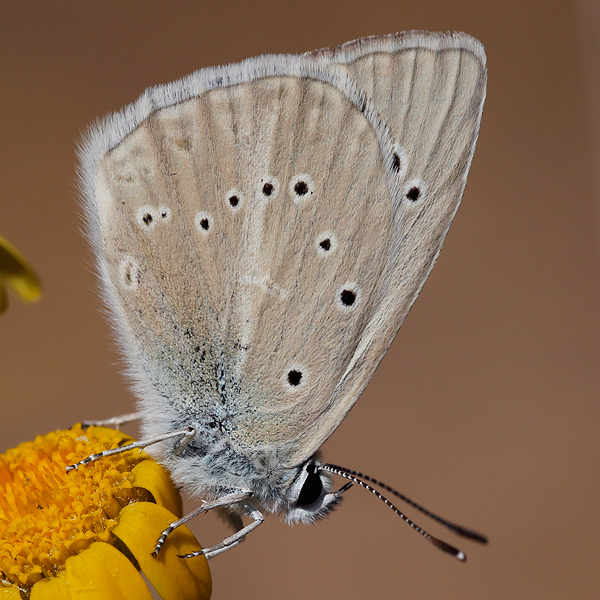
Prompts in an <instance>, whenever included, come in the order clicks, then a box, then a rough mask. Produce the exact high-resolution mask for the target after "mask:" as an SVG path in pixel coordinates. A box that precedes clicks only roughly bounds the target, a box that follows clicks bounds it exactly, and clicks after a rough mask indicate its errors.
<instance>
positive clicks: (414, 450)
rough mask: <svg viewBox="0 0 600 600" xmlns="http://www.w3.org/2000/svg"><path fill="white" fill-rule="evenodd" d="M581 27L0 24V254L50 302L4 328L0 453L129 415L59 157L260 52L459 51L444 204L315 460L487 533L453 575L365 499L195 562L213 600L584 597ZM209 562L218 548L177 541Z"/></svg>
mask: <svg viewBox="0 0 600 600" xmlns="http://www.w3.org/2000/svg"><path fill="white" fill-rule="evenodd" d="M599 19H600V10H599V9H598V6H597V5H595V4H592V3H591V0H590V3H589V4H586V3H584V2H582V3H581V4H576V3H572V2H567V1H566V0H554V1H547V2H540V1H535V0H520V1H516V0H507V1H503V2H481V1H476V0H453V1H449V0H423V1H420V2H414V1H410V2H409V1H408V0H400V1H396V2H391V1H389V0H368V1H362V2H361V1H359V0H345V1H341V0H331V1H330V0H303V1H302V2H275V1H270V0H266V1H265V2H262V3H256V2H251V1H249V0H237V1H235V0H220V1H211V2H182V1H173V0H170V1H168V2H167V1H164V2H150V1H148V2H139V1H128V2H118V1H114V2H108V1H100V2H93V3H92V2H85V3H83V2H76V1H73V2H29V1H21V2H18V3H16V2H15V3H12V2H3V3H2V4H1V5H0V89H1V92H0V103H1V105H0V142H1V143H0V153H1V156H0V180H1V181H2V191H1V192H0V209H1V211H0V232H1V233H2V234H3V235H5V236H6V237H7V238H8V239H9V240H11V241H12V242H13V243H14V244H15V245H16V246H17V247H18V248H20V249H21V250H22V251H23V252H24V253H25V255H26V256H27V257H28V258H29V259H30V261H31V262H32V263H33V264H34V265H35V267H36V268H37V270H38V271H39V273H40V275H41V276H42V278H43V281H44V284H45V288H46V291H45V296H44V298H43V301H42V302H40V303H39V304H37V305H35V306H30V307H24V306H22V305H20V304H19V303H18V302H17V301H16V300H15V299H14V297H13V298H12V305H11V308H10V310H9V312H8V313H7V314H6V315H4V316H2V318H1V319H0V342H1V356H2V360H1V361H0V394H1V396H0V411H1V413H0V415H1V421H0V422H1V424H2V434H1V435H2V437H1V439H0V450H3V449H5V448H8V447H11V446H14V445H16V444H17V443H19V442H21V441H24V440H26V439H30V438H32V437H33V436H34V435H36V434H38V433H43V432H46V431H49V430H51V429H55V428H61V427H64V426H68V425H70V424H71V423H73V422H75V421H77V420H81V419H85V418H102V417H109V416H112V415H115V414H119V413H123V412H126V411H129V410H130V409H131V408H132V406H133V400H132V397H131V395H130V393H129V392H128V391H127V388H126V385H125V384H124V381H123V379H122V377H121V375H120V372H119V371H120V366H119V361H120V359H119V356H118V355H117V354H116V352H115V351H114V349H113V344H112V342H111V341H110V336H109V329H108V326H107V324H106V322H105V320H104V318H103V316H102V314H101V308H100V302H99V301H98V299H97V297H96V294H95V292H94V286H95V280H94V276H93V274H92V269H91V266H90V265H91V261H90V253H89V250H88V248H87V246H86V244H85V242H84V240H83V239H82V236H81V235H80V233H79V228H80V225H81V223H80V220H79V217H78V209H77V203H76V200H75V196H76V193H75V187H74V183H73V181H74V163H75V154H74V147H75V140H76V139H77V137H78V135H79V132H80V131H81V130H82V129H83V128H84V127H85V126H86V124H88V123H89V122H90V121H91V120H93V119H94V118H95V117H97V116H99V115H103V114H105V113H107V112H109V111H112V110H115V109H118V108H120V107H121V106H122V105H124V104H126V103H129V102H131V101H133V100H134V99H135V98H136V97H137V96H138V95H139V94H140V93H141V92H142V91H143V90H144V89H145V88H146V87H147V86H150V85H154V84H157V83H165V82H168V81H171V80H173V79H176V78H179V77H181V76H184V75H186V74H188V73H190V72H191V71H193V70H195V69H198V68H200V67H205V66H210V65H214V64H222V63H227V62H232V61H238V60H241V59H243V58H246V57H248V56H253V55H257V54H262V53H278V52H294V53H295V52H304V51H307V50H313V49H315V48H319V47H323V46H332V45H337V44H339V43H342V42H345V41H347V40H350V39H353V38H356V37H360V36H364V35H371V34H377V33H389V32H393V31H400V30H405V29H427V30H462V31H466V32H468V33H471V34H472V35H474V36H476V37H478V38H479V39H480V40H481V41H482V42H483V43H484V45H485V47H486V50H487V54H488V60H489V88H488V99H487V103H486V107H485V111H484V115H483V124H482V129H481V135H480V139H479V144H478V148H477V151H476V153H475V159H474V161H473V165H472V169H471V175H470V177H469V182H468V185H467V189H466V193H465V196H464V201H463V205H462V207H461V209H460V211H459V213H458V216H457V219H456V221H455V223H454V225H453V227H452V229H451V231H450V234H449V236H448V239H447V242H446V244H445V246H444V249H443V251H442V254H441V257H440V260H439V261H438V264H437V266H436V267H435V269H434V270H433V273H432V275H431V277H430V279H429V281H428V283H427V284H426V286H425V289H424V291H423V293H422V294H421V297H420V298H419V300H418V301H417V303H416V305H415V307H414V309H413V310H412V312H411V314H410V315H409V317H408V319H407V321H406V323H405V324H404V326H403V328H402V330H401V332H400V335H399V336H398V339H397V340H396V341H395V343H394V345H393V346H392V348H391V350H390V351H389V352H388V354H387V356H386V358H385V360H384V361H383V363H382V364H381V366H380V368H379V370H378V371H377V373H376V375H375V377H374V379H373V380H372V382H371V383H370V385H369V387H368V388H367V390H366V392H365V393H364V395H363V397H362V399H361V401H360V402H359V403H358V404H357V405H356V407H355V408H354V409H353V410H352V412H351V413H350V415H349V416H348V418H347V419H346V420H345V422H344V423H343V424H342V426H341V427H340V428H339V429H338V431H337V432H336V433H335V434H334V435H333V437H332V438H331V439H330V440H329V441H328V442H327V444H326V445H325V447H324V450H325V456H326V458H327V459H328V460H330V461H332V462H335V463H340V464H342V465H345V466H348V467H350V468H354V469H358V470H362V471H365V472H367V473H369V474H371V475H373V476H375V477H380V478H382V479H384V480H385V481H386V482H389V483H390V484H392V485H395V486H397V487H398V488H399V489H400V490H401V491H403V492H404V493H406V494H407V495H409V496H412V497H414V498H415V499H416V500H418V501H420V502H422V503H424V504H425V505H426V506H427V507H430V508H431V509H432V510H434V511H437V512H440V513H442V514H443V515H444V516H446V517H448V518H450V519H454V520H456V521H458V522H460V523H464V524H466V525H470V526H472V527H475V528H478V529H480V530H482V531H484V532H485V533H487V534H489V536H490V539H491V543H490V545H489V547H487V548H484V547H480V546H477V545H474V544H471V543H469V542H464V541H462V540H456V538H453V536H452V534H449V533H448V532H446V531H445V530H443V529H440V528H439V527H438V526H436V525H433V524H431V522H429V521H428V520H427V519H426V518H424V517H422V516H417V515H416V514H415V513H414V511H411V510H407V512H408V514H409V515H411V516H415V517H416V518H417V522H418V523H420V524H422V525H423V526H424V527H426V528H429V529H431V531H432V533H434V534H439V535H441V537H443V538H444V539H447V540H448V541H451V542H453V543H458V545H459V546H460V547H461V548H462V549H464V550H465V551H466V552H467V554H468V556H469V561H468V562H467V564H466V565H461V564H459V563H457V562H456V561H453V560H452V559H451V558H449V557H448V556H445V555H443V554H441V553H440V552H438V551H436V550H435V549H434V548H432V547H431V546H430V545H429V544H427V543H425V542H424V541H423V540H422V539H420V538H419V536H418V535H416V534H415V533H414V532H413V531H411V530H410V529H409V528H408V527H406V525H404V524H403V523H402V522H401V521H400V520H399V519H398V518H397V517H395V516H394V515H393V514H392V513H391V512H390V511H389V510H388V509H386V508H385V507H384V506H383V505H382V504H381V503H379V502H378V501H377V500H376V499H375V498H374V497H372V496H371V495H370V494H367V493H366V492H363V491H361V490H360V489H353V490H352V491H351V492H349V493H348V494H347V497H346V501H345V502H344V505H343V506H342V507H341V508H340V510H338V511H337V512H336V513H335V514H334V515H333V516H332V518H331V519H330V520H328V521H327V522H324V523H320V524H319V525H317V526H315V527H303V526H297V527H295V528H293V529H292V528H289V527H287V526H286V525H284V524H283V523H280V522H279V521H278V519H277V518H270V519H268V520H267V522H266V524H265V525H263V526H262V527H261V528H259V529H258V531H256V532H255V533H253V534H251V536H250V537H249V539H248V540H247V541H246V543H245V544H243V545H242V546H241V547H239V548H237V549H234V550H232V551H231V552H229V553H226V554H225V555H223V556H220V557H218V558H216V559H215V560H214V561H212V563H211V564H212V570H213V575H214V588H215V594H214V597H215V598H216V599H219V600H221V599H228V600H233V599H236V598H240V599H241V598H250V599H261V600H267V599H286V600H287V599H305V598H344V599H346V600H352V599H358V598H367V597H382V598H393V597H401V598H411V599H415V600H421V599H423V600H426V599H429V598H444V599H459V598H460V599H465V598H466V599H491V598H494V599H502V600H505V599H522V598H527V599H532V598H540V599H542V598H543V599H544V600H549V599H564V598H578V599H588V598H589V599H592V598H593V599H597V598H599V597H600V517H599V511H600V502H599V501H600V482H599V476H600V452H599V451H600V435H599V433H600V408H599V406H600V372H599V369H598V365H599V359H600V335H599V334H600V311H599V307H600V306H599V305H600V293H599V292H600V264H599V260H598V258H599V252H598V251H599V246H598V224H599V223H598V221H599V220H598V213H599V211H598V208H599V205H598V194H597V189H598V182H599V181H600V177H599V176H598V174H599V171H598V165H599V164H600V163H599V161H598V156H599V154H598V149H599V146H598V145H595V144H594V140H595V139H596V140H597V139H598V136H595V135H594V133H595V132H596V133H598V132H599V131H600V127H598V124H599V123H600V118H599V116H600V86H599V81H600V80H599V79H598V78H599V73H600V54H599V48H600V46H599V45H598V44H599V43H600V42H599V40H600V26H599V23H600V20H599ZM193 529H194V530H195V531H196V533H197V535H198V536H199V538H200V540H201V541H202V543H203V544H205V545H210V544H212V543H215V542H217V541H220V540H221V539H222V537H223V535H224V534H225V531H226V529H225V527H224V526H223V524H222V523H220V522H219V521H218V520H217V519H216V518H215V517H214V516H210V515H208V516H205V517H204V518H199V519H197V520H196V521H195V523H194V524H193Z"/></svg>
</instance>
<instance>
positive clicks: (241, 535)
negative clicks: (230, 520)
mask: <svg viewBox="0 0 600 600" xmlns="http://www.w3.org/2000/svg"><path fill="white" fill-rule="evenodd" d="M244 514H246V515H247V516H248V517H250V518H251V519H252V523H249V524H248V525H246V526H245V527H243V528H242V529H240V530H239V531H236V532H235V533H234V534H233V535H230V536H229V537H227V538H225V539H224V540H223V541H222V542H221V543H220V544H215V545H214V546H211V547H210V548H204V549H203V550H199V551H197V552H190V554H184V555H183V556H181V558H193V557H194V556H201V555H202V554H204V556H206V558H213V557H215V556H217V554H221V552H225V550H229V549H230V548H233V547H234V546H237V545H238V544H241V543H242V542H243V541H244V539H245V538H246V535H247V534H248V533H250V532H251V531H252V530H254V529H256V528H257V527H258V526H259V525H260V524H261V523H262V522H263V521H264V520H265V518H264V516H263V514H262V513H261V512H260V510H258V509H256V508H255V507H254V506H253V505H252V504H250V503H249V502H245V503H244Z"/></svg>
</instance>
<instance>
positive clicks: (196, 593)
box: [0, 425, 212, 600]
mask: <svg viewBox="0 0 600 600" xmlns="http://www.w3.org/2000/svg"><path fill="white" fill-rule="evenodd" d="M132 441H133V440H132V439H131V438H130V437H129V436H127V435H125V434H123V433H122V432H120V431H115V430H112V429H107V428H104V427H89V428H87V429H85V430H84V429H83V428H82V427H81V425H75V426H74V427H73V428H72V429H69V430H66V431H57V432H54V433H49V434H48V435H45V436H38V437H37V438H36V440H35V441H34V442H25V443H23V444H21V445H20V446H18V447H17V448H14V449H12V450H8V451H7V452H6V453H4V454H1V455H0V600H22V599H23V598H29V599H30V600H151V598H152V594H151V592H150V590H149V589H148V586H147V585H146V583H145V582H144V579H143V578H142V576H141V575H140V574H139V572H138V571H139V570H141V571H143V573H144V575H145V576H146V577H147V579H148V581H150V583H151V584H152V585H153V586H154V588H155V590H156V591H157V592H158V593H159V595H160V597H161V598H163V599H164V600H202V599H208V598H210V594H211V585H212V584H211V578H210V571H209V569H208V563H207V561H206V558H205V557H204V556H199V557H195V558H191V559H181V558H179V556H178V555H180V554H187V553H189V552H193V551H195V550H199V549H200V545H199V544H198V542H197V540H196V538H195V537H194V536H193V534H192V533H191V532H190V530H189V529H188V528H187V527H185V526H183V527H179V528H177V529H176V530H175V531H174V532H173V534H172V535H170V536H169V537H168V538H167V541H166V543H165V545H164V546H163V548H162V550H161V552H160V554H159V555H158V557H157V558H153V557H152V556H151V552H152V550H153V549H154V544H155V542H156V540H157V539H158V536H159V535H160V533H161V531H162V530H163V529H165V527H166V526H167V525H168V524H169V523H171V522H172V521H174V520H176V519H177V518H178V517H180V516H181V497H180V496H179V494H178V492H177V491H176V490H175V488H174V487H173V484H172V483H171V481H170V479H169V476H168V474H167V473H166V471H165V470H164V469H163V468H162V467H161V466H160V465H159V464H158V463H157V462H156V461H154V460H153V459H152V458H151V457H150V456H149V455H147V454H145V453H143V452H141V453H140V452H139V451H138V450H132V451H129V452H124V453H123V454H118V455H116V456H112V457H109V458H104V459H102V460H98V461H96V462H93V463H90V464H89V465H85V466H82V467H79V469H77V470H76V471H71V472H70V473H67V472H66V471H65V467H66V466H67V465H70V464H73V463H76V462H77V461H79V460H81V459H83V458H85V457H86V456H89V455H90V454H93V453H96V452H100V451H102V450H106V449H109V448H115V447H117V446H121V445H124V444H127V443H130V442H132Z"/></svg>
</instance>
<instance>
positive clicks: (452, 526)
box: [326, 465, 488, 544]
mask: <svg viewBox="0 0 600 600" xmlns="http://www.w3.org/2000/svg"><path fill="white" fill-rule="evenodd" d="M326 466H329V467H334V468H335V469H339V470H340V471H344V472H345V473H348V475H354V477H357V478H360V479H363V480H364V481H368V482H370V483H373V484H375V485H377V486H379V487H380V488H383V489H384V490H386V491H387V492H390V493H391V494H394V496H397V497H398V498H400V500H402V501H403V502H406V504H409V505H410V506H412V507H413V508H416V509H417V510H418V511H420V512H422V513H423V514H424V515H427V516H428V517H429V518H430V519H433V520H434V521H437V522H438V523H440V524H441V525H443V526H444V527H446V528H447V529H449V530H450V531H452V532H453V533H455V534H456V535H460V536H462V537H465V538H468V539H470V540H473V541H474V542H479V543H480V544H487V543H488V539H487V537H486V536H485V535H483V534H481V533H479V532H477V531H473V530H472V529H469V528H467V527H463V526H462V525H457V524H456V523H452V522H451V521H448V520H447V519H444V518H443V517H440V516H439V515H436V514H435V513H432V512H431V511H430V510H427V509H426V508H424V507H423V506H421V505H420V504H417V503H416V502H415V501H414V500H411V499H410V498H407V497H406V496H405V495H404V494H401V493H400V492H398V491H396V490H395V489H394V488H392V487H390V486H389V485H387V484H386V483H383V481H379V480H378V479H375V478H374V477H369V475H365V474H364V473H359V472H358V471H353V470H352V469H344V468H343V467H337V466H335V465H326Z"/></svg>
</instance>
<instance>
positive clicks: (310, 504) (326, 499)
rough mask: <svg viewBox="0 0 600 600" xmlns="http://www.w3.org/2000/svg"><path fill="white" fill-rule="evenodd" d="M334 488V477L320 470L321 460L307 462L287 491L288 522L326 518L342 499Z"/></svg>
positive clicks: (313, 520) (286, 510)
mask: <svg viewBox="0 0 600 600" xmlns="http://www.w3.org/2000/svg"><path fill="white" fill-rule="evenodd" d="M332 490H333V479H332V477H331V475H330V474H329V473H327V472H325V471H322V470H320V462H319V461H318V460H316V459H315V458H311V459H310V460H309V461H307V462H305V463H304V464H303V465H302V466H300V467H299V468H298V472H297V475H296V477H295V478H294V481H293V482H292V484H291V485H290V487H289V488H288V491H287V502H286V506H285V520H286V522H287V523H288V524H293V523H305V524H308V523H314V522H315V521H318V520H319V519H324V518H325V517H326V516H327V515H328V514H329V513H330V512H331V511H332V510H333V509H334V508H335V507H336V506H337V505H338V504H339V503H340V502H341V500H342V496H341V494H340V492H334V491H332Z"/></svg>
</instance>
